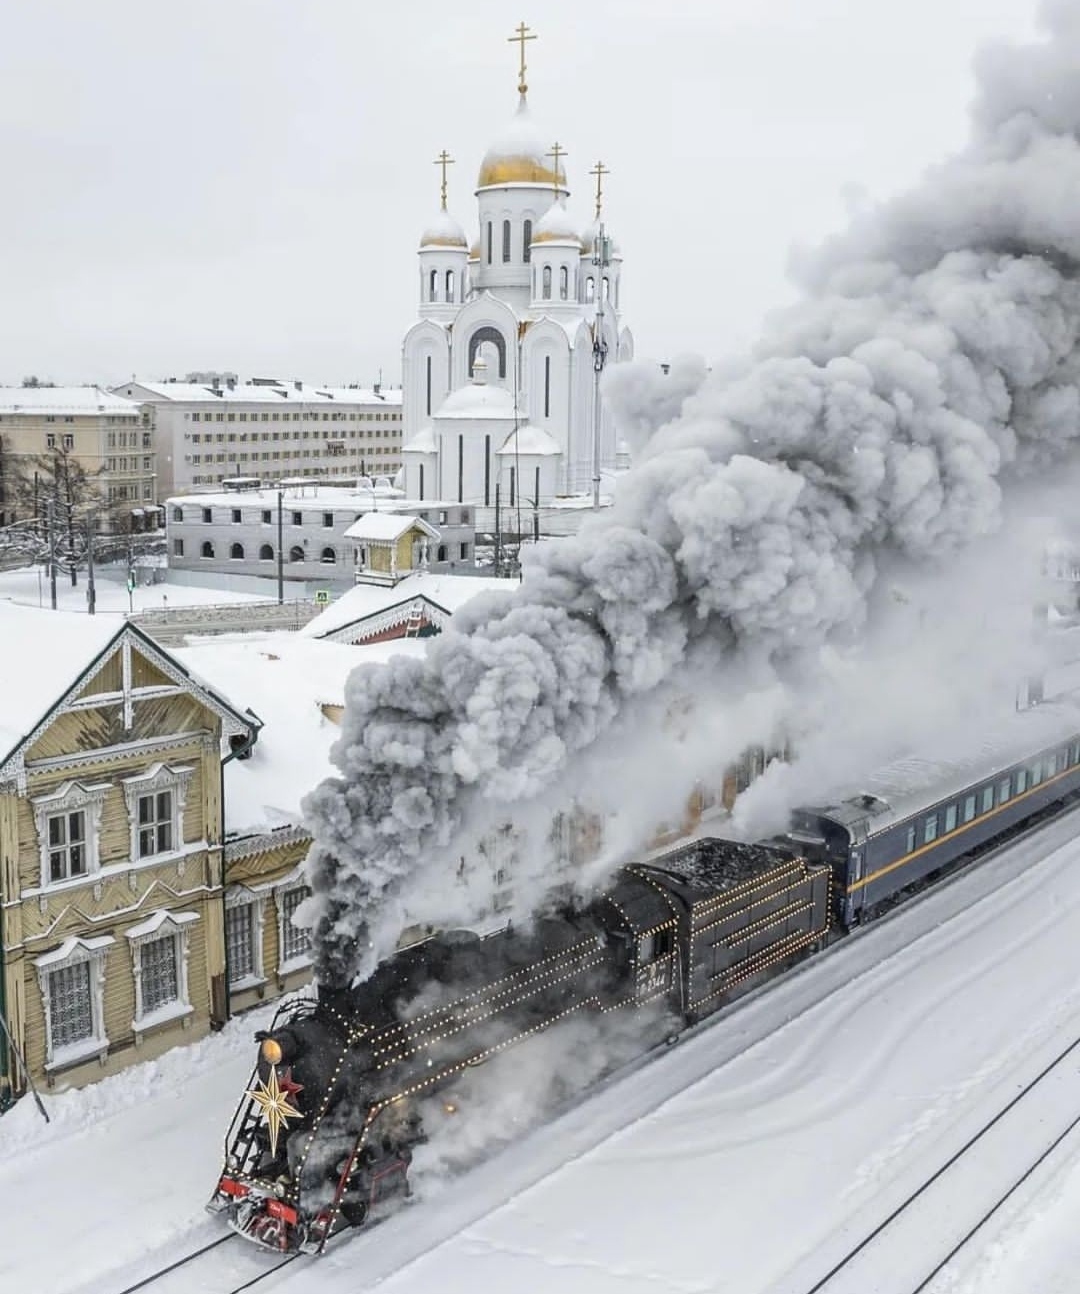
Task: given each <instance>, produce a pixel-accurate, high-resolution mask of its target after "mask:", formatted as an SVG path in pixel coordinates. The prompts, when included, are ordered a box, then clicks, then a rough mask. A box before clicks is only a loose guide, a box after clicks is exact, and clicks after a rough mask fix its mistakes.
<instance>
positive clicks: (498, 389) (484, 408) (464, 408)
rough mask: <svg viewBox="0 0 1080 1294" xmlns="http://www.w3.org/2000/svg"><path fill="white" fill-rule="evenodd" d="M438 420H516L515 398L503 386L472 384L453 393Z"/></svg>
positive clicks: (442, 406) (443, 404)
mask: <svg viewBox="0 0 1080 1294" xmlns="http://www.w3.org/2000/svg"><path fill="white" fill-rule="evenodd" d="M435 417H436V419H439V420H441V419H443V418H498V419H500V420H503V421H510V422H512V421H513V420H514V396H513V392H511V391H508V390H507V389H506V388H505V387H502V386H490V385H488V383H487V382H482V381H481V382H470V383H469V384H468V385H467V386H463V387H459V388H458V390H456V391H452V392H451V393H450V394H449V395H448V396H447V397H446V399H445V400H444V401H443V402H442V405H441V407H440V408H439V411H438V412H437V413H436V414H435Z"/></svg>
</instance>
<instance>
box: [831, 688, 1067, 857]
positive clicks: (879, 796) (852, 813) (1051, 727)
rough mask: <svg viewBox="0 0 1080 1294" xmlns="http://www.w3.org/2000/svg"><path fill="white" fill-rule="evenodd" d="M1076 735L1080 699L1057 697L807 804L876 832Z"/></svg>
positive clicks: (962, 734) (837, 820) (961, 734)
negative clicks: (846, 793) (850, 791)
mask: <svg viewBox="0 0 1080 1294" xmlns="http://www.w3.org/2000/svg"><path fill="white" fill-rule="evenodd" d="M1077 735H1080V701H1073V700H1071V699H1061V700H1057V701H1051V702H1046V703H1044V704H1042V705H1038V706H1033V707H1031V708H1030V709H1027V710H1020V711H1017V712H1015V713H1013V714H1011V715H1009V716H1008V718H1005V719H1001V720H999V721H996V722H993V723H990V724H983V725H981V726H980V727H979V729H978V730H977V732H975V733H973V732H972V731H971V730H970V729H967V730H964V731H962V732H957V733H953V734H951V735H950V736H949V737H948V738H946V739H944V740H943V742H942V745H941V748H940V749H939V750H937V751H935V752H934V753H932V754H930V753H921V754H914V755H909V756H906V757H905V758H903V759H898V760H895V761H893V762H892V763H890V764H886V765H885V766H884V767H883V768H879V769H877V770H876V771H874V772H872V773H871V774H869V776H864V777H863V779H862V784H861V788H860V791H859V793H858V794H857V795H854V796H850V797H848V798H845V799H838V800H835V801H826V802H825V803H824V804H822V805H817V806H813V807H811V806H806V811H808V812H811V813H816V814H819V815H820V816H821V817H823V818H827V819H828V820H829V821H831V822H835V823H837V824H838V825H840V826H844V827H848V826H851V825H853V824H855V823H858V822H862V821H864V820H867V819H868V820H869V823H870V829H871V831H873V832H874V833H877V832H879V831H883V830H885V829H886V828H887V827H890V826H892V825H893V824H894V823H897V822H903V821H904V820H905V819H907V818H910V817H913V816H915V815H917V814H919V813H921V812H922V811H923V810H925V809H929V808H932V807H933V806H934V805H935V804H940V803H941V802H942V801H943V800H948V799H950V798H951V797H952V796H954V795H956V794H957V793H958V792H960V791H964V790H966V789H967V788H968V787H970V786H974V785H976V784H977V783H979V782H984V781H987V780H989V779H991V778H993V777H995V776H996V775H997V774H998V773H1001V772H1004V771H1005V770H1006V769H1008V768H1011V767H1012V766H1013V765H1015V764H1018V763H1021V762H1023V760H1025V759H1026V758H1028V757H1029V756H1030V757H1034V756H1036V755H1038V754H1039V753H1040V752H1042V751H1045V750H1048V749H1051V748H1052V747H1054V746H1059V745H1061V743H1062V742H1063V741H1068V740H1069V739H1070V738H1072V737H1075V736H1077Z"/></svg>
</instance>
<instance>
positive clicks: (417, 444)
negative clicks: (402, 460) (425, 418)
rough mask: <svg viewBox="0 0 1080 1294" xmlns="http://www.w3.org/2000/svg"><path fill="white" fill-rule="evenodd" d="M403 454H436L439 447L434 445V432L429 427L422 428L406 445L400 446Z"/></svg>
mask: <svg viewBox="0 0 1080 1294" xmlns="http://www.w3.org/2000/svg"><path fill="white" fill-rule="evenodd" d="M401 452H402V453H403V454H437V453H438V452H439V447H438V445H436V443H435V432H434V430H433V429H432V428H431V427H430V426H429V427H422V428H421V429H420V430H419V431H418V432H417V433H416V435H415V436H414V437H413V438H412V440H410V441H409V443H408V444H407V445H402V447H401Z"/></svg>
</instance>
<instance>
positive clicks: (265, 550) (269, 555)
mask: <svg viewBox="0 0 1080 1294" xmlns="http://www.w3.org/2000/svg"><path fill="white" fill-rule="evenodd" d="M273 560H274V549H273V547H272V546H271V545H270V544H263V546H262V547H261V548H260V549H259V561H260V562H272V561H273Z"/></svg>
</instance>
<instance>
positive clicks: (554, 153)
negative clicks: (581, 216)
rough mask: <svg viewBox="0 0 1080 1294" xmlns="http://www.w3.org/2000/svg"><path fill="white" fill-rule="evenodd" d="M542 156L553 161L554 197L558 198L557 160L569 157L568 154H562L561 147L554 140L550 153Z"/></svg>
mask: <svg viewBox="0 0 1080 1294" xmlns="http://www.w3.org/2000/svg"><path fill="white" fill-rule="evenodd" d="M544 156H545V157H552V158H554V159H555V196H556V197H558V196H559V158H560V157H569V156H570V154H569V153H566V152H564V151H563V146H562V145H561V144H560V143H559V141H558V140H556V141H555V142H554V144H552V146H551V151H550V152H549V153H545V154H544Z"/></svg>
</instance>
